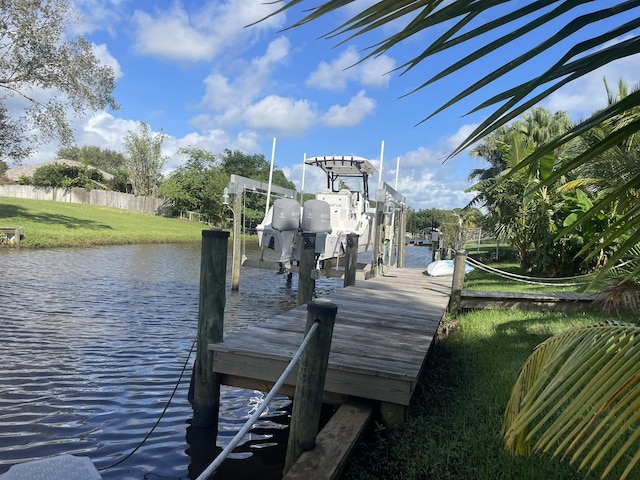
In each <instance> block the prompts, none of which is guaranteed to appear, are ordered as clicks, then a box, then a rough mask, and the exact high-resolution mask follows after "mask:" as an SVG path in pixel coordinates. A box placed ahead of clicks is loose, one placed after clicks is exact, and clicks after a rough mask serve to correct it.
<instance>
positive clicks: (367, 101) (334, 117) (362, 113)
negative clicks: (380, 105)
mask: <svg viewBox="0 0 640 480" xmlns="http://www.w3.org/2000/svg"><path fill="white" fill-rule="evenodd" d="M375 106H376V102H375V100H373V99H371V98H369V97H367V96H366V95H365V91H364V90H360V91H359V92H358V94H357V95H356V96H355V97H353V98H352V99H351V101H350V102H349V104H348V105H346V106H344V107H343V106H340V105H334V106H332V107H331V108H329V110H328V111H327V113H325V114H324V115H323V116H322V123H323V125H326V126H328V127H333V128H339V127H353V126H354V125H357V124H359V123H360V122H362V120H364V119H365V118H366V117H367V115H370V114H371V113H372V112H373V111H374V109H375Z"/></svg>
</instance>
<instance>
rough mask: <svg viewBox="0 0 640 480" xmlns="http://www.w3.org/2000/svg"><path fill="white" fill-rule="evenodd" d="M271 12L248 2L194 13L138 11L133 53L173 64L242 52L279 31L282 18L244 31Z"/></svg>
mask: <svg viewBox="0 0 640 480" xmlns="http://www.w3.org/2000/svg"><path fill="white" fill-rule="evenodd" d="M274 9H275V7H274V6H273V5H266V4H256V3H254V2H252V1H250V0H229V1H227V2H210V3H208V4H207V5H206V6H205V7H204V8H202V9H200V10H197V11H193V12H189V11H187V9H186V8H185V6H184V5H183V4H182V3H180V2H175V3H174V4H173V6H172V7H171V8H170V9H168V10H159V9H156V10H155V11H154V13H153V14H152V13H149V12H147V11H143V10H141V9H138V10H136V11H135V13H134V14H133V23H134V25H135V28H136V42H135V45H134V49H135V51H136V52H138V53H140V54H142V55H150V56H156V57H159V58H166V59H169V60H174V61H186V62H197V61H210V60H212V59H213V58H215V57H216V56H218V55H219V54H221V53H223V52H225V51H228V49H230V48H233V49H234V53H238V52H239V51H242V50H245V49H246V48H248V47H250V46H251V45H253V44H254V43H255V42H256V41H257V40H258V38H259V37H260V34H261V32H263V31H265V30H271V29H274V28H279V27H281V26H282V24H283V22H284V15H276V16H274V17H271V18H269V19H267V20H265V21H264V22H260V23H258V24H256V25H255V26H252V27H251V28H244V27H245V26H247V25H248V24H250V23H252V22H255V21H257V20H259V19H260V18H263V17H265V16H266V15H267V14H269V13H271V12H272V11H274Z"/></svg>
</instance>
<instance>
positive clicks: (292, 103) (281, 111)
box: [244, 95, 316, 133]
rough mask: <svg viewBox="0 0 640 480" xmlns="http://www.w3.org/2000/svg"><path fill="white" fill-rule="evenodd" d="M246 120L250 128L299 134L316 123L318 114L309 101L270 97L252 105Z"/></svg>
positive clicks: (247, 111) (245, 116) (246, 113)
mask: <svg viewBox="0 0 640 480" xmlns="http://www.w3.org/2000/svg"><path fill="white" fill-rule="evenodd" d="M244 120H245V122H246V123H247V125H248V126H249V127H250V128H255V129H258V130H269V131H271V130H275V131H279V132H282V133H299V132H303V131H304V130H306V129H308V128H309V127H310V126H311V125H313V124H314V123H315V121H316V114H315V113H314V111H313V106H312V105H311V104H310V103H309V102H308V101H307V100H294V99H291V98H284V97H279V96H277V95H269V96H268V97H266V98H264V99H263V100H261V101H259V102H258V103H256V104H253V105H250V106H249V107H248V108H247V109H246V110H245V113H244Z"/></svg>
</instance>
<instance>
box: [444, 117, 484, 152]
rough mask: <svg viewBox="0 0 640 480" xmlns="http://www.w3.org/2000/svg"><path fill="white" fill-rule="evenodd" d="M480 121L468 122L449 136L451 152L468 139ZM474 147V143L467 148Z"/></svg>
mask: <svg viewBox="0 0 640 480" xmlns="http://www.w3.org/2000/svg"><path fill="white" fill-rule="evenodd" d="M478 125H479V124H478V123H466V124H464V125H462V126H461V127H460V128H459V129H458V131H457V132H455V133H454V134H453V135H451V136H450V137H449V138H447V142H446V144H447V150H448V151H449V152H452V151H454V150H455V149H456V148H458V146H459V145H460V144H461V143H462V142H463V141H465V140H466V139H467V137H468V136H469V135H471V134H472V133H473V131H474V130H475V129H476V128H477V127H478ZM471 148H473V145H472V146H470V147H468V148H467V149H466V150H469V149H471Z"/></svg>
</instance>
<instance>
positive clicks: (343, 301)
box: [209, 269, 451, 405]
mask: <svg viewBox="0 0 640 480" xmlns="http://www.w3.org/2000/svg"><path fill="white" fill-rule="evenodd" d="M450 293H451V277H428V276H427V275H426V274H424V273H423V270H422V269H393V270H391V271H390V272H389V273H388V274H387V275H386V276H384V277H378V278H374V279H370V280H366V281H359V282H357V284H356V285H354V286H351V287H347V288H345V289H342V290H340V291H337V292H334V293H332V294H331V295H330V296H329V299H330V300H331V301H333V302H334V303H335V304H336V305H337V306H338V314H337V317H336V323H335V327H334V332H333V341H332V344H331V353H330V357H329V366H328V370H327V377H326V381H325V399H326V400H327V401H334V402H339V401H340V399H344V398H346V397H348V396H354V397H362V398H367V399H372V400H377V401H382V402H389V403H393V404H398V405H408V404H409V402H410V400H411V396H412V394H413V390H414V388H415V385H416V382H417V379H418V376H419V374H420V370H421V368H422V364H423V361H424V358H425V356H426V353H427V351H428V349H429V345H430V344H431V341H432V340H433V338H434V336H435V335H436V331H437V328H438V325H439V323H440V320H441V319H442V316H443V314H444V311H445V309H446V307H447V303H448V301H449V295H450ZM306 318H307V310H306V305H303V306H300V307H297V308H295V309H293V310H290V311H288V312H286V313H284V314H281V315H278V316H276V317H274V318H272V319H269V320H267V321H264V322H261V323H260V324H258V325H256V326H253V327H249V328H247V329H246V330H243V331H241V332H238V333H235V334H232V335H229V336H228V337H226V338H225V339H224V341H223V342H222V343H218V344H212V345H209V348H210V349H211V350H213V352H214V360H213V370H214V372H217V373H220V374H222V383H223V384H226V385H233V386H239V387H244V388H254V389H257V390H262V391H267V390H269V388H270V387H271V385H272V384H273V383H274V382H275V381H276V380H277V379H278V377H279V376H280V374H281V373H282V372H283V370H284V369H285V367H286V365H287V363H288V362H289V360H290V359H291V357H292V356H293V354H294V352H295V351H296V350H297V348H298V346H299V345H300V343H301V342H302V338H303V334H304V326H305V322H306ZM296 375H297V372H295V371H294V372H293V373H292V374H291V375H290V376H289V378H288V379H287V381H286V384H287V385H288V387H287V388H285V389H283V393H286V394H292V393H293V390H292V387H293V386H294V385H295V381H296Z"/></svg>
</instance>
